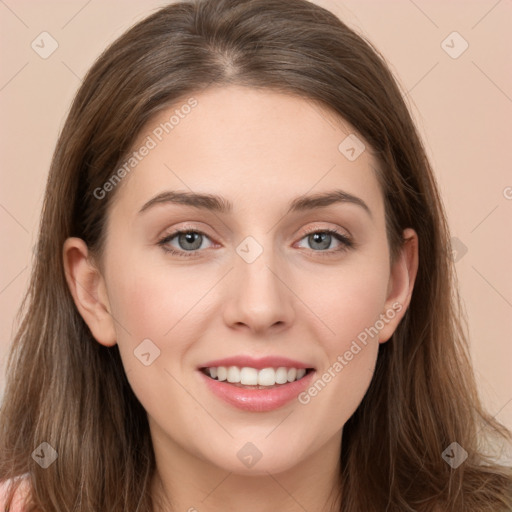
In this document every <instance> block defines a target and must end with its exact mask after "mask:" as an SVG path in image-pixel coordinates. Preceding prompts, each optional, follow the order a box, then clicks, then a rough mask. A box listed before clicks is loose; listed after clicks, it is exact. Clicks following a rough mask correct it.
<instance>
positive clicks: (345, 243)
mask: <svg viewBox="0 0 512 512" xmlns="http://www.w3.org/2000/svg"><path fill="white" fill-rule="evenodd" d="M186 233H196V234H198V235H202V236H205V237H207V238H209V237H208V235H207V234H206V233H204V232H202V231H199V230H197V229H181V230H177V231H174V232H173V233H171V234H169V235H166V236H165V237H164V238H162V239H161V240H159V241H158V245H159V246H161V247H162V249H163V250H164V251H165V252H168V253H170V254H172V255H175V256H180V257H183V258H191V257H192V258H194V257H196V256H197V253H198V252H200V250H199V249H195V250H193V251H177V250H175V249H171V248H169V246H168V245H167V244H168V242H170V241H171V240H172V239H173V238H174V237H176V236H178V235H181V234H186ZM315 233H327V234H329V235H333V236H334V238H336V239H337V240H338V241H339V242H341V244H342V245H341V246H340V247H339V248H337V249H330V250H327V251H322V250H318V251H315V250H314V249H310V251H313V252H314V253H316V254H317V255H318V256H322V257H332V256H335V255H337V254H338V253H341V252H344V251H347V250H349V249H352V248H354V247H355V243H354V242H353V241H352V240H351V239H350V238H349V237H348V236H347V235H344V234H343V233H340V232H339V231H337V230H336V229H315V228H313V229H309V230H307V231H306V233H304V236H303V237H302V238H301V240H302V239H303V238H306V237H307V236H309V235H311V234H315Z"/></svg>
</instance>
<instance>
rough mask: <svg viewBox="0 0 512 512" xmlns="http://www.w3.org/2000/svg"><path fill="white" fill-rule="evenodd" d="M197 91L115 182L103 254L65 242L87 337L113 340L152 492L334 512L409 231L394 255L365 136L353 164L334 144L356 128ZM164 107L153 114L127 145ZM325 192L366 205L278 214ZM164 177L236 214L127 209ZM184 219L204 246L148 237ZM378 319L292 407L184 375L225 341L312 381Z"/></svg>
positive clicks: (296, 105)
mask: <svg viewBox="0 0 512 512" xmlns="http://www.w3.org/2000/svg"><path fill="white" fill-rule="evenodd" d="M194 97H195V98H196V99H197V101H198V105H197V106H196V107H195V108H194V109H193V110H192V111H191V113H190V114H189V115H187V116H186V117H184V118H183V119H180V122H179V124H178V125H177V126H176V127H175V128H174V129H173V131H172V132H171V133H170V134H168V135H166V136H165V137H164V138H163V140H162V141H161V142H159V143H158V144H157V146H156V147H155V148H153V149H151V151H150V152H149V154H148V155H147V156H145V158H144V159H143V160H142V161H141V162H140V163H139V164H138V165H137V166H136V168H135V169H134V170H133V171H131V173H130V174H129V175H128V176H126V177H125V178H124V179H123V181H122V183H121V184H120V185H118V188H117V190H115V201H114V202H113V204H112V205H111V209H110V210H109V214H108V221H107V237H106V240H107V241H106V246H105V250H104V254H103V258H102V260H101V262H98V264H97V265H95V264H94V261H93V260H92V258H90V257H89V258H88V256H90V254H89V253H88V250H87V246H86V245H85V243H84V242H83V241H82V240H80V239H79V238H69V239H68V240H67V241H66V243H65V244H64V248H63V256H64V265H65V271H66V277H67V279H68V284H69V287H70V290H71V292H72V294H73V298H74V300H75V303H76V306H77V308H78V310H79V312H80V314H81V315H82V317H83V318H84V320H85V321H86V322H87V324H88V326H89V328H90V330H91V332H92V334H93V336H94V338H95V339H96V340H97V341H98V342H99V343H101V344H102V345H105V346H113V345H115V344H116V343H117V344H118V346H119V350H120V354H121V357H122V361H123V365H124V368H125V371H126V374H127V377H128V380H129V382H130V385H131V387H132V388H133V391H134V393H135V394H136V396H137V398H138V399H139V400H140V402H141V403H142V405H143V406H144V408H145V409H146V411H147V413H148V420H149V425H150V431H151V437H152V441H153V446H154V451H155V456H156V462H157V473H156V476H155V479H154V481H153V485H152V492H153V494H154V496H159V497H166V496H168V497H172V500H173V503H174V505H175V508H173V509H172V510H176V511H178V510H179V511H193V510H198V511H201V512H203V511H208V512H217V511H222V512H225V511H239V510H247V511H250V512H266V511H268V510H281V511H284V512H298V511H304V510H310V511H313V510H315V511H325V512H327V511H329V510H334V508H333V507H335V498H336V496H335V494H333V495H331V492H335V491H333V490H336V489H337V477H338V472H339V453H340V446H341V436H342V428H343V425H344V424H345V422H346V421H347V420H348V419H349V418H350V416H351V415H352V414H353V412H354V411H355V409H356V408H357V406H358V405H359V403H360V402H361V400H362V398H363V396H364V394H365V392H366V391H367V389H368V386H369V384H370V381H371V378H372V375H373V369H374V365H375V361H376V358H377V351H378V347H379V344H380V343H385V342H386V341H388V340H389V338H390V336H391V335H392V333H393V332H394V330H395V329H396V327H397V325H398V324H399V322H400V320H401V319H402V317H403V315H404V314H405V311H406V309H407V306H408V305H409V301H410V297H411V293H412V289H413V285H414V279H415V277H416V271H417V265H418V240H417V235H416V233H415V232H414V231H413V230H412V229H407V230H405V231H404V237H405V238H406V239H408V242H407V243H405V244H404V246H403V249H402V251H401V253H400V256H399V258H398V260H397V261H396V262H395V263H394V264H393V265H391V263H390V259H389V258H390V255H389V247H388V243H387V239H386V230H385V217H384V199H383V196H382V192H381V190H380V188H379V185H378V181H377V177H376V175H375V171H374V168H376V167H377V162H376V160H375V159H374V157H373V155H372V154H371V151H370V148H369V146H368V144H366V150H365V151H363V153H362V154H361V155H360V156H359V157H358V158H356V159H355V160H354V161H350V160H349V159H347V158H346V156H345V155H344V154H342V153H341V152H340V151H339V150H338V146H339V145H340V143H341V142H342V141H343V140H344V139H345V137H347V135H348V134H350V133H356V132H355V130H354V129H353V128H351V126H350V125H349V124H348V123H346V122H342V121H341V120H339V119H337V120H336V119H335V118H334V116H332V115H330V114H329V113H328V112H327V111H326V110H323V109H322V108H321V107H320V106H318V105H316V104H313V103H312V102H310V101H305V100H304V99H301V98H298V97H296V96H292V95H283V94H281V93H277V92H270V91H262V90H256V89H249V88H244V87H239V86H229V87H223V88H212V89H208V90H206V91H203V92H201V93H200V94H197V95H194ZM183 103H185V102H183ZM183 103H180V104H183ZM175 108H176V107H173V108H170V109H168V110H166V111H165V112H162V113H161V114H159V115H158V117H157V118H155V119H153V120H151V122H150V123H148V125H147V127H146V128H145V129H143V130H142V132H141V133H140V134H139V138H138V141H137V143H136V144H135V145H134V148H139V147H140V145H141V143H143V141H144V139H145V138H146V137H147V135H148V134H151V130H152V129H153V128H154V127H156V126H158V125H159V123H161V122H164V121H166V120H168V119H169V117H170V115H171V114H172V112H173V111H174V109H175ZM334 189H341V190H343V191H345V192H347V193H350V194H352V195H353V196H356V197H358V198H359V199H361V200H362V201H364V203H365V204H366V205H367V206H368V208H369V210H370V212H371V214H369V213H368V212H367V211H366V210H365V209H364V208H363V207H361V206H359V205H357V204H354V203H350V202H342V203H340V202H338V203H334V204H331V205H328V206H324V207H322V208H317V209H312V210H306V211H295V212H288V213H287V207H288V204H289V202H290V201H291V200H293V199H295V198H296V197H298V196H303V195H312V194H317V193H322V192H327V191H332V190H334ZM169 190H172V191H184V192H191V191H193V192H195V193H210V194H216V195H220V196H222V197H224V198H225V199H226V200H228V201H230V202H231V203H232V204H233V209H232V211H231V212H224V213H221V212H213V211H208V210H202V209H198V208H193V207H192V206H186V205H180V204H171V203H165V202H162V203H158V204H156V205H154V206H152V207H150V208H147V209H146V210H145V211H143V212H142V213H139V210H140V209H141V208H142V206H143V205H144V204H145V203H146V202H147V201H148V200H150V199H151V198H153V197H154V196H156V195H157V194H160V193H161V192H164V191H169ZM110 193H112V192H110ZM185 227H186V228H187V229H189V230H192V231H194V230H196V231H201V232H203V233H205V235H203V237H202V243H201V244H200V245H199V243H197V244H193V243H192V241H191V240H190V239H189V241H188V245H187V241H186V240H182V241H181V242H180V240H179V237H178V236H176V237H174V238H173V239H172V241H168V242H167V247H170V248H172V249H174V250H176V251H180V252H181V253H186V252H188V253H191V252H194V253H195V254H194V255H193V256H192V257H189V258H186V257H180V256H177V255H173V254H170V253H168V252H166V251H165V250H164V248H163V247H162V246H161V245H159V244H158V241H159V240H160V239H162V238H164V237H165V236H166V235H169V234H172V232H173V231H175V230H176V229H182V228H185ZM309 228H315V231H313V232H320V233H321V232H322V230H326V229H337V230H338V231H339V232H340V233H342V234H344V235H346V236H349V237H350V239H351V240H353V242H354V243H355V246H354V247H352V248H347V249H345V250H340V251H337V252H336V249H338V248H341V247H343V242H340V241H338V240H337V239H336V238H335V237H334V236H332V237H331V238H330V239H327V240H326V242H325V243H321V242H320V241H319V240H316V241H315V239H314V237H312V236H308V234H309V233H308V232H306V229H309ZM248 236H251V237H253V238H254V239H255V240H256V241H257V242H258V244H259V245H260V246H261V248H262V249H263V252H262V253H261V254H260V255H259V256H258V257H257V258H256V259H255V260H254V261H252V262H251V263H248V262H247V261H246V260H244V259H243V258H242V257H240V255H239V254H238V253H237V251H236V249H237V247H238V246H239V245H240V243H241V242H242V241H243V240H244V239H245V238H246V237H248ZM329 240H330V243H329ZM191 245H192V246H193V247H200V248H198V249H194V250H192V251H191V250H190V249H189V247H190V246H191ZM187 249H189V250H188V251H187ZM329 251H330V253H331V256H323V255H322V253H324V254H325V253H327V252H329ZM393 304H395V310H396V304H399V305H401V307H400V308H399V311H398V310H396V311H395V310H394V309H393ZM390 310H393V311H394V312H393V315H391V314H390V313H389V311H390ZM386 312H388V313H386ZM383 314H384V315H387V316H385V319H386V322H380V323H379V332H378V334H377V335H372V336H371V337H369V338H368V342H367V344H366V345H362V344H360V345H361V347H362V350H360V351H359V352H358V353H357V355H355V356H354V357H353V358H352V359H351V360H350V361H348V362H347V364H346V365H344V367H343V369H342V371H339V372H337V373H335V377H332V378H331V379H330V381H329V382H328V384H327V385H325V387H324V388H323V389H322V390H321V391H320V392H318V394H317V395H316V396H314V397H312V398H311V400H310V401H309V402H308V403H306V404H304V403H300V402H299V401H298V400H295V399H294V400H292V401H291V402H289V403H287V404H286V405H285V406H283V407H280V408H278V409H277V410H273V411H268V412H248V411H244V410H240V409H238V408H235V407H233V406H232V405H230V404H228V403H226V402H224V401H222V400H221V399H219V398H218V397H217V396H215V395H213V394H212V393H211V392H210V390H209V389H207V387H206V386H205V385H204V382H203V380H202V379H201V378H199V377H200V376H199V374H198V371H197V367H198V365H200V364H201V363H203V362H206V361H208V360H212V359H219V358H224V357H228V356H232V355H239V354H250V355H252V356H254V357H261V356H265V355H282V356H286V357H290V358H293V359H298V360H300V361H305V362H309V363H311V366H312V367H314V368H315V370H316V373H317V377H318V378H320V377H321V376H322V374H324V372H326V371H327V369H328V368H329V367H332V365H333V363H334V362H335V361H337V358H338V356H339V355H342V356H343V354H345V353H346V351H347V350H349V349H350V347H351V344H352V342H353V341H354V340H357V336H358V335H359V334H360V333H361V332H363V331H364V330H365V329H368V328H370V327H371V326H375V325H376V321H377V320H378V319H379V318H381V319H382V318H383V316H381V315H383ZM382 324H384V325H383V326H382V328H380V325H382ZM147 338H149V339H150V340H151V341H152V342H153V343H154V344H155V345H156V346H157V347H158V348H159V350H160V356H159V357H157V358H156V359H155V360H154V362H153V363H152V364H151V365H149V366H145V365H144V364H142V363H141V361H140V360H139V359H138V358H137V357H135V356H134V350H135V349H136V348H137V346H138V345H139V344H140V343H141V342H142V340H144V339H147ZM247 442H251V443H253V444H254V445H255V446H256V447H257V448H258V450H259V451H260V452H261V454H262V456H261V459H260V460H259V461H258V462H257V463H256V464H255V465H253V466H252V467H246V466H245V465H244V464H242V463H241V461H240V459H239V458H238V457H237V452H238V451H239V450H240V449H241V448H242V447H243V446H244V445H246V443H247ZM242 490H243V492H242ZM167 510H170V508H167Z"/></svg>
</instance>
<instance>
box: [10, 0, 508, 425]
mask: <svg viewBox="0 0 512 512" xmlns="http://www.w3.org/2000/svg"><path fill="white" fill-rule="evenodd" d="M166 3H167V2H163V1H157V0H144V1H143V0H137V1H135V0H130V1H128V0H123V1H120V0H116V1H114V0H107V1H105V0H102V1H100V0H89V1H87V0H73V1H55V0H46V1H45V2H41V1H40V0H24V1H15V0H0V52H1V54H0V58H1V67H0V111H1V136H0V162H1V167H0V169H1V176H0V236H1V238H0V240H1V247H2V251H1V266H0V268H1V271H0V394H1V393H2V392H3V389H4V385H5V377H4V371H5V362H6V356H7V352H8V349H9V346H10V343H11V342H12V340H13V335H14V332H15V328H16V312H17V310H18V307H19V306H20V304H21V300H22V297H23V294H24V292H25V290H26V288H27V284H28V278H29V275H30V271H31V266H32V258H33V247H34V244H35V241H36V236H37V227H38V222H39V215H40V209H41V204H42V199H43V194H44V186H45V182H46V178H47V174H48V169H49V164H50V159H51V155H52V152H53V149H54V146H55V143H56V140H57V136H58V133H59V131H60V129H61V127H62V125H63V122H64V119H65V116H66V113H67V111H68V109H69V106H70V103H71V100H72V98H73V96H74V94H75V92H76V90H77V88H78V87H79V86H80V83H81V80H82V77H83V76H84V75H85V73H86V71H87V70H88V69H89V67H90V66H91V64H92V63H93V61H94V60H95V59H96V57H97V56H98V55H99V54H100V52H101V51H102V50H103V49H104V48H105V47H106V46H107V44H108V43H110V42H111V41H113V40H114V39H115V38H117V37H118V36H119V35H121V33H123V32H124V31H125V30H126V29H127V28H128V27H129V26H131V25H132V24H134V23H135V22H136V21H138V20H140V19H141V18H143V17H145V16H146V15H148V14H149V13H151V12H153V11H154V10H155V9H156V8H158V7H160V6H163V5H165V4H166ZM316 3H318V4H320V5H322V6H324V7H327V8H329V9H330V10H332V11H333V12H334V13H336V14H337V15H338V16H339V17H340V18H341V19H342V20H343V21H344V22H345V23H347V24H348V25H349V26H351V27H352V28H354V29H355V30H356V31H357V32H358V33H360V34H362V35H364V36H365V37H366V38H367V39H368V40H370V41H371V42H372V43H373V44H374V45H375V47H376V48H377V49H378V50H379V51H380V52H381V53H382V54H383V55H384V57H385V58H386V60H387V61H388V63H389V65H390V67H391V69H392V71H393V73H394V74H395V76H396V77H397V79H398V81H399V83H400V86H401V88H402V90H403V93H404V96H405V98H406V101H407V103H408V105H409V107H410V109H411V112H412V114H413V116H414V118H415V120H416V123H417V126H418V128H419V130H420V133H421V136H422V137H423V140H424V142H425V145H426V148H427V151H428V155H429V157H430V159H431V162H432V165H433V168H434V171H435V173H436V177H437V180H438V182H439V186H440V188H441V193H442V196H443V200H444V204H445V207H446V210H447V214H448V218H449V223H450V228H451V231H452V236H453V237H454V238H453V244H452V247H453V249H454V257H455V259H456V269H457V275H458V279H459V282H460V292H461V295H462V298H463V301H464V305H465V308H466V313H467V317H468V321H469V331H470V336H471V355H472V359H473V361H474V366H475V371H476V375H477V379H478V384H479V389H480V392H481V396H482V398H483V400H484V402H485V404H486V406H487V408H488V410H489V411H490V413H491V414H492V415H493V416H496V417H497V418H498V419H499V420H500V421H502V422H503V423H504V424H506V425H507V426H508V427H509V428H512V379H511V373H512V372H511V368H512V364H511V362H512V344H511V331H512V275H511V272H510V263H511V262H512V243H511V237H510V234H511V227H512V226H511V215H512V175H511V172H510V171H511V164H510V162H511V160H512V159H511V145H512V144H511V143H512V140H511V137H510V135H511V126H510V119H511V118H512V66H510V55H511V53H512V44H511V43H512V38H511V36H510V33H511V28H512V2H511V1H510V0H499V1H496V0H480V1H468V0H464V1H462V0H459V1H454V0H452V1H446V2H440V1H437V0H414V1H413V0H396V1H382V0H380V1H377V0H374V1H369V0H347V1H335V0H331V1H327V0H323V1H317V2H316ZM43 32H47V33H48V34H49V36H48V35H41V34H42V33H43ZM454 32H456V34H454ZM41 38H45V39H44V41H45V42H44V43H41ZM52 40H54V41H55V42H53V41H52ZM52 44H53V45H54V46H55V45H58V46H57V48H56V50H55V51H54V52H53V53H52V54H51V55H49V56H47V58H43V57H42V56H41V53H43V47H44V48H45V49H46V50H44V51H49V50H51V49H52V46H51V45H52ZM36 49H37V51H36Z"/></svg>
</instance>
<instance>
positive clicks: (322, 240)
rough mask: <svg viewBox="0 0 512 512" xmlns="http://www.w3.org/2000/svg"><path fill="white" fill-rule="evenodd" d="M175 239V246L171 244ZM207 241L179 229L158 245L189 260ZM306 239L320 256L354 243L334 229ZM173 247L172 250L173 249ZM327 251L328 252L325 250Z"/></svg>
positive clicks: (198, 234) (203, 236)
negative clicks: (332, 246)
mask: <svg viewBox="0 0 512 512" xmlns="http://www.w3.org/2000/svg"><path fill="white" fill-rule="evenodd" d="M174 239H176V244H177V246H176V245H172V244H171V242H172V241H173V240H174ZM205 239H209V237H208V235H206V234H205V233H203V232H202V231H199V230H196V229H181V230H176V231H173V232H172V233H170V234H168V235H166V236H165V237H164V238H162V239H161V240H160V241H159V242H158V245H159V246H161V247H162V248H163V249H164V250H165V251H166V252H168V253H170V254H173V255H175V256H180V257H184V258H190V257H195V256H199V253H200V249H204V248H205V247H203V242H204V240H205ZM304 239H307V242H308V243H309V244H310V247H311V250H312V251H314V252H316V253H317V254H318V255H322V256H334V255H335V254H337V253H340V252H342V251H346V250H348V249H350V248H353V247H354V245H355V244H354V242H353V241H352V240H351V239H350V238H349V237H348V236H347V235H345V234H343V233H340V232H339V231H337V230H336V229H310V230H308V231H307V234H306V236H304V237H302V238H301V241H302V240H304ZM335 241H337V242H338V243H339V245H338V247H337V248H334V249H332V248H330V247H331V243H332V242H335ZM173 247H174V248H173ZM325 249H328V250H325Z"/></svg>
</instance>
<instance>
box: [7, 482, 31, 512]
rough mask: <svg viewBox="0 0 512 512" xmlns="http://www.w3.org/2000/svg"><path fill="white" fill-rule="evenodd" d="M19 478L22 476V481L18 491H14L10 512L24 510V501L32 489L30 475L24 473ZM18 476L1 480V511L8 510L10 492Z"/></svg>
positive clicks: (21, 511)
mask: <svg viewBox="0 0 512 512" xmlns="http://www.w3.org/2000/svg"><path fill="white" fill-rule="evenodd" d="M17 478H21V482H20V483H19V485H18V487H17V489H16V492H15V493H14V497H13V499H12V502H11V506H10V508H9V512H24V510H25V507H24V502H25V499H26V497H27V495H28V494H29V491H30V483H29V479H28V475H22V476H21V477H17ZM17 478H11V479H9V480H4V481H2V482H0V511H4V510H7V508H6V504H7V497H8V493H9V490H10V488H11V485H12V484H13V483H14V481H15V480H17Z"/></svg>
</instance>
